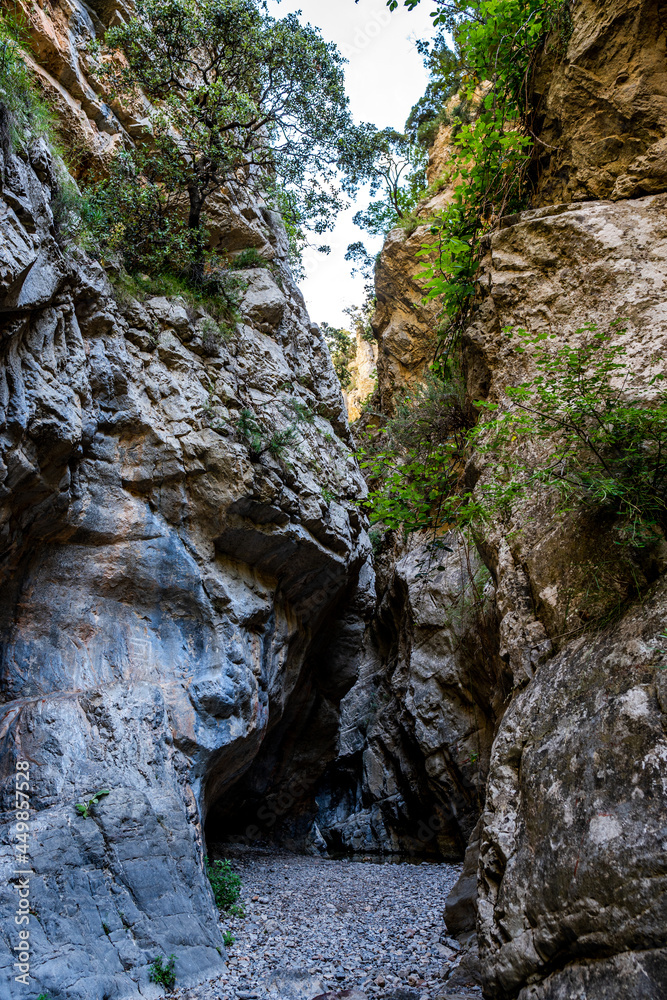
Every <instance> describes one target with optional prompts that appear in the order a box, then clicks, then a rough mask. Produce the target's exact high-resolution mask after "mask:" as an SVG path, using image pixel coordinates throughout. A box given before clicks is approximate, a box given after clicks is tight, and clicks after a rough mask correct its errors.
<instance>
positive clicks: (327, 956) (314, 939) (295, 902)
mask: <svg viewBox="0 0 667 1000" xmlns="http://www.w3.org/2000/svg"><path fill="white" fill-rule="evenodd" d="M225 856H227V857H229V858H230V859H231V861H232V865H233V868H234V869H235V870H236V871H238V872H239V874H240V875H241V878H242V901H243V904H244V906H245V909H246V916H245V918H244V919H240V918H238V917H224V918H223V919H222V920H221V927H222V928H223V930H225V931H229V932H231V934H232V935H233V936H234V939H235V940H234V944H232V945H231V946H230V947H229V948H228V956H227V973H226V974H224V975H223V976H221V977H219V978H217V979H216V980H215V981H212V982H210V983H208V984H206V985H204V986H199V987H196V988H192V989H190V990H177V991H176V996H178V997H182V998H184V1000H269V998H277V997H281V998H282V997H286V998H289V1000H310V998H312V997H315V996H318V995H319V994H322V993H341V992H343V991H346V990H353V991H361V992H362V993H363V994H365V995H366V996H367V997H369V998H373V1000H375V998H377V1000H390V998H392V1000H435V998H436V997H438V996H439V995H441V994H442V993H443V990H444V989H445V987H444V984H443V978H444V976H446V974H447V971H448V970H449V969H450V968H451V966H452V965H455V964H456V961H457V951H458V944H457V942H455V941H452V940H451V939H449V938H448V937H447V935H446V930H445V926H444V923H443V917H442V915H443V911H444V906H445V898H446V896H447V894H448V892H449V891H450V889H451V888H452V886H453V885H454V883H455V882H456V879H457V878H458V875H459V872H460V866H459V865H450V864H433V863H426V862H424V863H421V864H411V863H403V864H388V863H385V864H378V863H371V862H370V861H363V860H361V859H360V860H350V859H344V860H328V859H324V858H318V857H308V856H302V855H295V854H275V853H268V852H263V851H257V850H252V851H244V852H242V853H239V852H235V851H231V850H230V851H228V852H226V853H225ZM474 992H476V991H474ZM474 992H473V994H472V995H474Z"/></svg>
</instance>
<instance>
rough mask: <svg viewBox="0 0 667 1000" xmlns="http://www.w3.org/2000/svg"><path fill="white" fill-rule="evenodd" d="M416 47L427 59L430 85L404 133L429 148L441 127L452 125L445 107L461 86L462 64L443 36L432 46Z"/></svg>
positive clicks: (424, 44) (420, 45)
mask: <svg viewBox="0 0 667 1000" xmlns="http://www.w3.org/2000/svg"><path fill="white" fill-rule="evenodd" d="M417 44H418V47H419V48H420V51H421V52H422V54H423V56H424V66H425V67H426V69H428V70H429V82H428V86H427V88H426V91H425V93H424V95H423V97H420V99H419V100H418V101H417V103H416V104H415V105H414V106H413V108H412V110H411V112H410V114H409V116H408V120H407V122H406V123H405V131H406V134H407V135H408V136H409V138H410V139H411V140H412V142H414V143H417V144H418V145H419V146H421V147H422V148H423V149H428V148H429V147H430V146H432V145H433V143H434V141H435V138H436V136H437V134H438V130H439V129H440V126H441V125H445V124H449V120H448V117H447V111H446V108H445V105H446V104H447V102H448V100H449V98H450V97H452V96H453V95H454V94H455V93H456V92H457V90H458V89H459V87H460V85H461V64H460V60H459V58H458V56H457V55H456V53H454V52H452V50H451V49H450V48H449V47H448V45H447V42H446V39H445V38H444V36H442V35H440V36H439V37H438V38H436V40H435V42H434V43H433V45H432V46H429V45H428V44H426V43H424V42H418V43H417Z"/></svg>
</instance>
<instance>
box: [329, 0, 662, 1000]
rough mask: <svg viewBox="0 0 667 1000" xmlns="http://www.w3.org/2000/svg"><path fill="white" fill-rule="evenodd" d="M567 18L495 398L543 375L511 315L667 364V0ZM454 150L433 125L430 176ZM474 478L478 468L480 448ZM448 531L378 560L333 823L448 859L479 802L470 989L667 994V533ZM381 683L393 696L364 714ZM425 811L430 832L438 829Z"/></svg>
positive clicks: (494, 340) (403, 351)
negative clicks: (622, 344)
mask: <svg viewBox="0 0 667 1000" xmlns="http://www.w3.org/2000/svg"><path fill="white" fill-rule="evenodd" d="M572 13H573V26H572V27H573V30H572V34H571V37H570V39H569V42H568V46H567V49H566V51H565V52H562V53H561V55H560V56H559V57H558V59H556V57H555V55H554V54H553V51H550V53H549V54H548V55H545V57H544V59H543V61H542V63H541V64H540V65H539V66H538V67H537V71H536V76H535V92H534V97H535V106H536V115H537V117H536V121H537V122H538V123H539V128H540V131H539V133H538V136H537V139H538V142H537V149H538V152H539V156H538V161H537V163H536V166H535V170H536V174H535V184H536V194H535V198H534V204H535V206H536V207H534V208H532V209H529V210H527V211H525V212H523V213H521V214H520V215H518V216H515V217H513V218H511V219H507V220H504V222H503V223H502V224H501V226H500V227H499V229H498V231H497V232H495V233H494V234H493V235H492V236H491V237H490V238H489V239H488V244H487V246H486V251H485V257H484V261H483V265H482V270H481V273H480V276H479V285H478V295H477V299H476V305H475V309H474V312H473V316H472V319H471V322H470V324H469V327H468V329H467V330H466V332H465V333H464V336H463V343H462V359H463V368H464V374H465V379H466V387H467V394H468V399H469V400H470V401H471V402H472V401H474V400H477V399H483V398H487V399H489V400H490V401H495V402H497V401H499V400H500V398H501V397H502V393H503V389H504V387H505V386H507V385H512V384H516V383H517V382H519V381H521V379H522V378H525V377H526V373H527V371H529V362H526V361H525V360H524V361H523V362H522V363H521V364H517V355H516V354H515V353H514V352H513V351H512V350H510V348H509V345H508V341H507V339H506V338H504V337H503V336H502V334H501V331H502V329H503V328H504V327H505V326H507V325H514V326H523V327H526V328H527V329H528V330H532V331H541V330H544V329H547V330H549V332H551V333H553V334H556V335H557V337H558V338H560V342H561V343H565V342H572V340H571V338H572V336H573V333H574V331H575V330H576V329H577V328H578V327H581V326H583V325H584V324H586V323H589V322H598V323H600V324H601V325H602V326H604V327H606V326H607V325H608V324H609V322H611V321H612V320H614V319H617V318H621V317H622V318H623V319H624V322H625V323H626V324H627V326H628V335H627V336H628V341H629V342H628V358H629V363H630V367H631V370H632V373H633V376H636V377H637V378H639V379H640V380H641V379H642V378H643V377H645V373H646V371H647V370H648V369H647V366H648V365H649V364H650V363H652V364H654V365H655V364H659V363H660V360H661V359H664V355H665V336H666V335H667V326H666V323H665V316H666V312H665V310H666V304H667V273H666V271H665V253H664V246H665V238H666V235H667V234H666V232H665V225H666V220H667V195H666V194H665V193H664V192H665V190H666V189H667V177H666V176H665V174H664V169H663V168H664V156H663V153H662V150H663V146H664V142H665V134H666V132H667V123H666V121H665V117H664V111H665V87H664V81H665V79H667V76H666V74H667V63H666V54H665V41H666V34H665V28H666V24H665V11H664V5H662V4H660V3H658V2H657V0H653V2H650V0H649V2H644V3H643V2H633V0H628V2H625V0H619V2H617V3H613V4H603V3H597V2H590V3H589V2H582V3H578V4H576V5H574V6H573V8H572ZM447 142H448V137H447V134H446V133H441V136H440V137H439V142H438V144H437V145H436V148H435V150H434V157H433V160H432V167H431V173H430V180H432V181H433V180H434V179H435V176H436V173H437V171H438V170H439V169H441V168H442V166H446V162H447V160H446V157H447ZM440 197H443V198H446V197H447V192H446V190H445V191H444V192H443V193H442V194H441V195H440ZM600 198H603V199H609V200H596V199H600ZM419 235H420V234H419V231H417V233H416V234H415V235H414V236H412V237H410V236H406V235H405V233H403V232H402V231H400V230H396V231H394V232H392V233H391V234H390V235H389V237H388V239H387V242H386V245H385V249H384V251H383V254H382V256H381V259H380V262H379V265H378V273H377V291H378V312H377V314H376V317H375V319H374V329H375V331H376V334H377V337H378V343H379V364H378V372H379V401H380V406H381V408H382V410H383V412H384V413H385V414H387V415H390V414H391V413H392V409H393V400H394V399H395V396H396V393H397V392H400V391H401V390H402V389H403V388H404V387H406V386H410V385H414V383H415V381H418V380H419V379H420V378H421V377H422V373H423V370H424V364H425V362H427V361H428V359H429V357H430V351H431V350H432V347H431V345H432V341H433V337H434V334H435V329H434V314H428V312H427V308H426V307H424V306H423V305H422V304H421V303H420V302H419V288H418V283H415V279H414V275H415V274H416V272H417V270H418V264H417V262H416V260H415V257H414V250H415V249H416V247H417V246H418V245H419V242H420V239H419ZM527 365H528V368H527V367H526V366H527ZM468 475H469V477H470V481H471V482H475V481H477V480H478V479H479V478H480V477H482V478H483V477H484V476H485V475H486V470H485V460H484V458H483V457H482V456H473V459H472V461H471V463H470V466H469V469H468ZM441 541H442V542H443V543H444V544H445V546H446V549H449V550H451V551H446V549H445V550H443V549H440V551H437V552H434V551H433V549H432V547H429V545H428V544H427V541H425V540H420V539H419V538H415V539H414V540H413V541H412V542H411V543H410V545H409V546H408V547H407V549H406V548H404V547H403V546H398V548H397V550H394V551H393V552H392V551H385V553H384V555H383V556H382V557H381V560H380V572H379V576H378V589H379V593H380V595H381V600H380V604H379V608H378V611H377V614H376V617H375V619H374V621H373V623H372V625H371V629H370V632H369V636H368V639H367V643H368V646H367V649H368V650H370V651H372V652H367V654H366V656H367V661H365V662H368V663H370V666H367V667H364V668H362V671H361V674H360V679H359V681H358V683H357V685H356V686H355V688H353V689H352V691H351V692H350V693H349V694H348V695H347V696H346V698H345V699H344V701H343V706H342V708H343V717H344V718H345V717H346V716H345V713H346V712H348V711H350V712H351V715H352V717H353V720H356V721H355V722H350V723H349V725H348V727H347V729H346V730H345V731H344V732H343V733H342V734H341V740H340V758H339V764H340V767H341V772H342V771H343V770H344V767H343V766H344V765H345V764H346V763H347V764H348V765H349V766H348V767H347V777H346V779H345V780H346V781H347V784H346V786H345V787H347V788H351V789H353V790H354V794H353V795H352V794H350V809H349V813H348V815H347V816H344V815H339V816H335V815H333V811H332V810H331V808H330V807H329V803H330V802H331V801H332V794H331V791H330V790H328V789H325V793H326V794H325V797H324V801H323V806H324V809H323V820H324V821H328V822H329V823H330V829H331V830H332V831H333V834H335V835H337V836H339V837H340V838H341V839H342V840H343V841H345V838H346V837H347V838H348V840H349V842H350V843H352V844H359V846H363V847H364V848H365V849H367V848H368V846H370V845H372V844H375V845H376V846H377V845H380V847H381V845H382V839H383V837H384V838H385V840H384V843H385V846H388V847H389V848H393V849H397V848H400V847H405V846H412V847H413V849H414V848H415V847H416V848H419V847H420V846H421V849H422V850H427V849H428V848H429V847H433V845H434V844H437V846H438V847H439V849H440V850H441V851H442V852H443V853H444V854H445V855H447V854H449V852H450V851H452V850H453V849H454V848H455V845H456V846H459V849H460V839H459V840H456V838H453V837H452V836H451V834H452V831H455V832H456V833H457V835H458V837H459V838H461V837H462V836H464V835H468V833H469V831H471V830H472V827H473V826H475V820H476V819H477V818H479V822H478V824H477V825H476V826H475V829H474V830H472V833H471V834H470V842H469V849H468V851H467V854H466V864H465V868H464V874H463V877H462V879H461V881H460V883H459V886H458V887H457V889H456V890H455V892H454V893H453V894H452V896H451V897H450V901H449V903H448V906H447V913H446V920H447V923H448V926H449V928H450V930H452V931H454V932H457V933H461V934H463V935H468V934H469V932H470V931H472V930H473V929H475V928H476V930H477V938H478V941H479V948H480V956H481V963H480V964H479V965H478V966H477V970H475V963H474V962H473V961H472V959H469V960H468V962H467V964H466V962H465V961H464V962H463V963H462V965H461V968H460V970H459V972H458V973H456V974H455V975H454V976H453V977H452V978H451V979H450V980H449V983H450V984H451V986H452V988H454V987H455V986H456V985H463V984H465V983H466V982H474V981H483V983H484V989H485V995H487V996H489V997H494V998H502V1000H529V998H530V1000H556V998H558V1000H565V998H567V1000H570V998H575V997H577V998H582V1000H583V998H584V997H585V998H586V1000H603V998H604V1000H607V998H614V997H619V998H620V997H630V996H632V997H646V998H647V1000H648V998H649V997H650V998H658V997H664V996H666V995H667V994H666V993H665V982H667V947H666V945H667V942H666V936H665V927H666V926H667V910H666V907H667V893H666V888H667V886H666V883H665V879H666V872H665V866H664V856H663V853H662V847H661V844H662V840H663V838H664V829H665V821H666V820H667V798H666V792H667V785H666V784H665V782H666V781H667V764H666V763H665V756H664V750H665V726H666V713H665V708H666V706H665V693H664V671H663V666H664V649H663V646H664V643H663V640H662V638H661V634H662V630H663V625H664V620H665V614H666V612H667V606H666V605H665V575H664V573H665V569H666V568H667V563H666V562H665V555H664V545H663V546H658V547H657V548H656V549H654V550H653V551H652V552H651V553H650V554H645V555H643V556H642V555H641V554H639V555H636V556H635V557H633V558H632V559H628V558H625V557H623V558H622V557H621V555H620V553H619V547H618V546H615V545H614V543H613V540H612V539H611V537H610V535H609V533H608V532H606V531H605V529H604V526H603V525H600V523H595V522H592V521H591V520H590V519H588V518H587V516H586V515H585V514H583V513H579V514H576V515H575V514H572V516H571V517H570V518H569V519H566V520H565V521H562V520H555V519H553V517H552V511H551V510H550V509H546V508H545V507H540V504H539V502H538V500H537V499H535V502H533V503H532V504H531V503H529V504H528V505H527V507H524V509H523V511H522V512H521V513H519V514H516V515H515V516H514V518H513V519H512V520H511V521H510V522H507V523H504V522H502V521H497V522H496V523H493V524H491V525H487V527H486V528H485V530H484V531H483V532H480V533H479V535H478V537H477V551H476V552H474V551H473V553H472V554H471V556H470V558H469V562H468V564H467V565H466V566H465V573H463V574H461V563H462V560H461V552H460V549H459V547H458V545H457V544H456V542H455V541H453V540H452V539H451V538H448V537H447V536H443V538H442V540H441ZM478 560H479V561H478ZM478 567H480V568H481V570H482V572H483V573H484V574H486V573H488V582H486V583H484V586H483V591H482V594H481V595H480V596H481V601H480V605H477V606H476V612H475V615H470V616H468V618H467V619H466V616H465V615H461V616H455V615H452V609H453V607H454V606H455V605H456V601H457V600H458V601H461V600H463V598H462V595H465V594H466V588H467V587H469V586H470V581H471V580H475V579H476V578H477V572H478ZM457 575H458V576H459V580H460V582H458V583H457V584H455V585H452V583H450V581H453V580H454V579H456V577H457ZM592 580H594V581H595V584H594V586H593V587H592V584H591V581H592ZM450 588H451V589H450ZM638 591H639V592H640V593H641V595H642V596H641V601H638V600H637V597H636V595H637V592H638ZM633 595H634V596H633ZM619 607H620V611H619V610H617V609H619ZM479 611H482V613H483V615H484V619H483V620H484V627H483V628H480V627H479V623H478V621H477V617H476V616H477V613H479ZM612 612H613V613H612ZM453 619H458V620H457V621H456V624H454V622H453ZM596 622H597V623H598V624H597V625H596V624H595V623H596ZM603 623H607V624H603ZM471 637H472V638H474V639H475V640H476V643H473V644H472V646H471V641H470V640H471ZM480 640H481V641H480ZM469 685H470V686H469ZM375 691H377V692H380V693H381V696H382V697H383V698H384V699H385V702H384V703H383V704H387V706H388V708H387V711H381V712H378V713H377V714H376V713H374V712H371V713H370V721H369V723H368V724H367V725H366V724H364V725H361V724H360V720H363V719H364V715H365V713H367V712H368V709H367V707H366V706H367V705H368V704H369V703H371V704H372V698H373V697H374V696H375V695H374V692H375ZM469 691H472V692H473V693H472V695H468V692H469ZM348 706H349V708H348ZM350 733H351V734H352V735H350ZM473 748H474V752H473ZM473 762H474V765H473ZM387 774H388V775H389V776H390V777H389V779H387V778H386V777H385V778H384V779H383V780H384V784H382V783H381V782H380V780H379V775H387ZM396 776H397V777H396ZM339 780H343V779H342V778H339ZM410 792H411V793H412V800H410ZM461 792H463V794H461ZM466 793H467V795H466ZM482 799H484V800H485V806H484V808H483V809H482V810H479V808H478V803H479V802H480V801H481V800H482ZM442 802H448V803H450V805H451V812H449V814H447V816H446V819H448V820H449V827H447V826H446V825H443V816H442V814H441V813H439V812H437V811H436V808H435V803H442ZM429 808H431V809H433V812H432V815H433V816H435V817H436V819H435V821H434V823H433V829H432V835H431V836H429V835H428V830H427V828H426V829H424V827H423V826H422V827H420V822H422V821H424V820H425V821H426V823H428V818H429ZM420 809H421V812H420ZM401 810H402V812H401ZM453 815H455V817H456V824H455V825H452V816H453ZM420 829H422V832H423V834H424V836H423V837H422V839H421V843H420V837H419V833H418V831H419V830H420ZM385 831H386V832H385ZM410 832H412V842H411V844H410ZM329 835H331V834H329ZM478 858H479V860H478ZM477 894H479V901H478V903H476V896H477ZM475 912H476V915H475Z"/></svg>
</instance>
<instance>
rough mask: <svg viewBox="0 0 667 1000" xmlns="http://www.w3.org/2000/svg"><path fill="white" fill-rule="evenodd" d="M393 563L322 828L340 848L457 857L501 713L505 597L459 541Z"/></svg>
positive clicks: (349, 708)
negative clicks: (499, 622) (499, 627)
mask: <svg viewBox="0 0 667 1000" xmlns="http://www.w3.org/2000/svg"><path fill="white" fill-rule="evenodd" d="M396 556H398V558H396ZM387 562H388V563H389V565H388V566H387V570H388V572H387V575H386V576H385V575H384V574H383V573H382V572H381V573H380V574H379V577H378V589H379V595H378V596H379V601H378V610H377V612H376V615H375V618H374V620H373V623H372V627H371V630H370V632H369V635H368V637H367V641H366V655H365V659H364V661H363V665H362V667H361V669H360V677H359V680H358V682H357V684H356V685H355V687H354V688H353V689H352V691H350V693H349V694H348V695H347V696H346V697H345V698H344V699H343V702H342V704H341V736H340V747H339V757H338V760H337V761H336V764H335V765H334V766H332V767H331V768H330V770H329V774H328V776H327V782H325V784H324V786H323V787H322V789H321V791H320V793H319V795H318V805H319V812H318V816H317V825H318V828H319V830H320V831H321V833H322V834H323V835H324V837H325V839H326V841H327V842H328V843H329V844H330V845H331V846H333V847H337V848H338V849H348V850H363V851H369V850H370V851H396V852H400V851H402V852H405V853H411V854H424V853H435V854H439V855H440V856H443V857H446V858H449V859H457V858H459V857H461V856H462V854H463V851H464V850H465V845H466V842H467V840H468V837H469V836H470V833H471V831H472V829H473V827H474V825H475V822H476V820H477V817H478V815H479V811H480V805H481V802H482V800H483V790H484V784H485V781H486V768H487V764H488V759H489V752H490V747H491V740H492V738H493V733H494V729H495V726H496V724H497V719H498V717H499V715H500V714H501V713H502V696H499V695H498V692H501V691H502V689H503V678H502V672H503V665H502V662H501V661H500V659H499V657H498V650H497V645H496V628H495V619H494V614H495V612H494V608H493V596H494V591H493V587H492V585H491V584H490V578H489V574H488V572H487V571H486V569H485V567H484V566H483V565H482V563H481V561H480V560H479V557H478V556H477V554H476V552H474V550H472V551H471V550H470V548H469V546H467V545H466V544H465V542H464V541H463V540H459V539H457V538H456V536H454V535H452V536H451V537H449V536H447V535H445V536H443V538H442V539H439V544H438V545H436V546H433V545H428V544H425V543H423V542H422V541H420V540H414V541H413V542H411V543H410V545H409V546H408V547H407V549H405V550H404V551H402V552H397V553H395V554H393V558H392V557H389V558H388V559H387ZM341 788H343V789H344V790H345V793H344V794H343V795H341V792H340V789H341Z"/></svg>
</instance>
